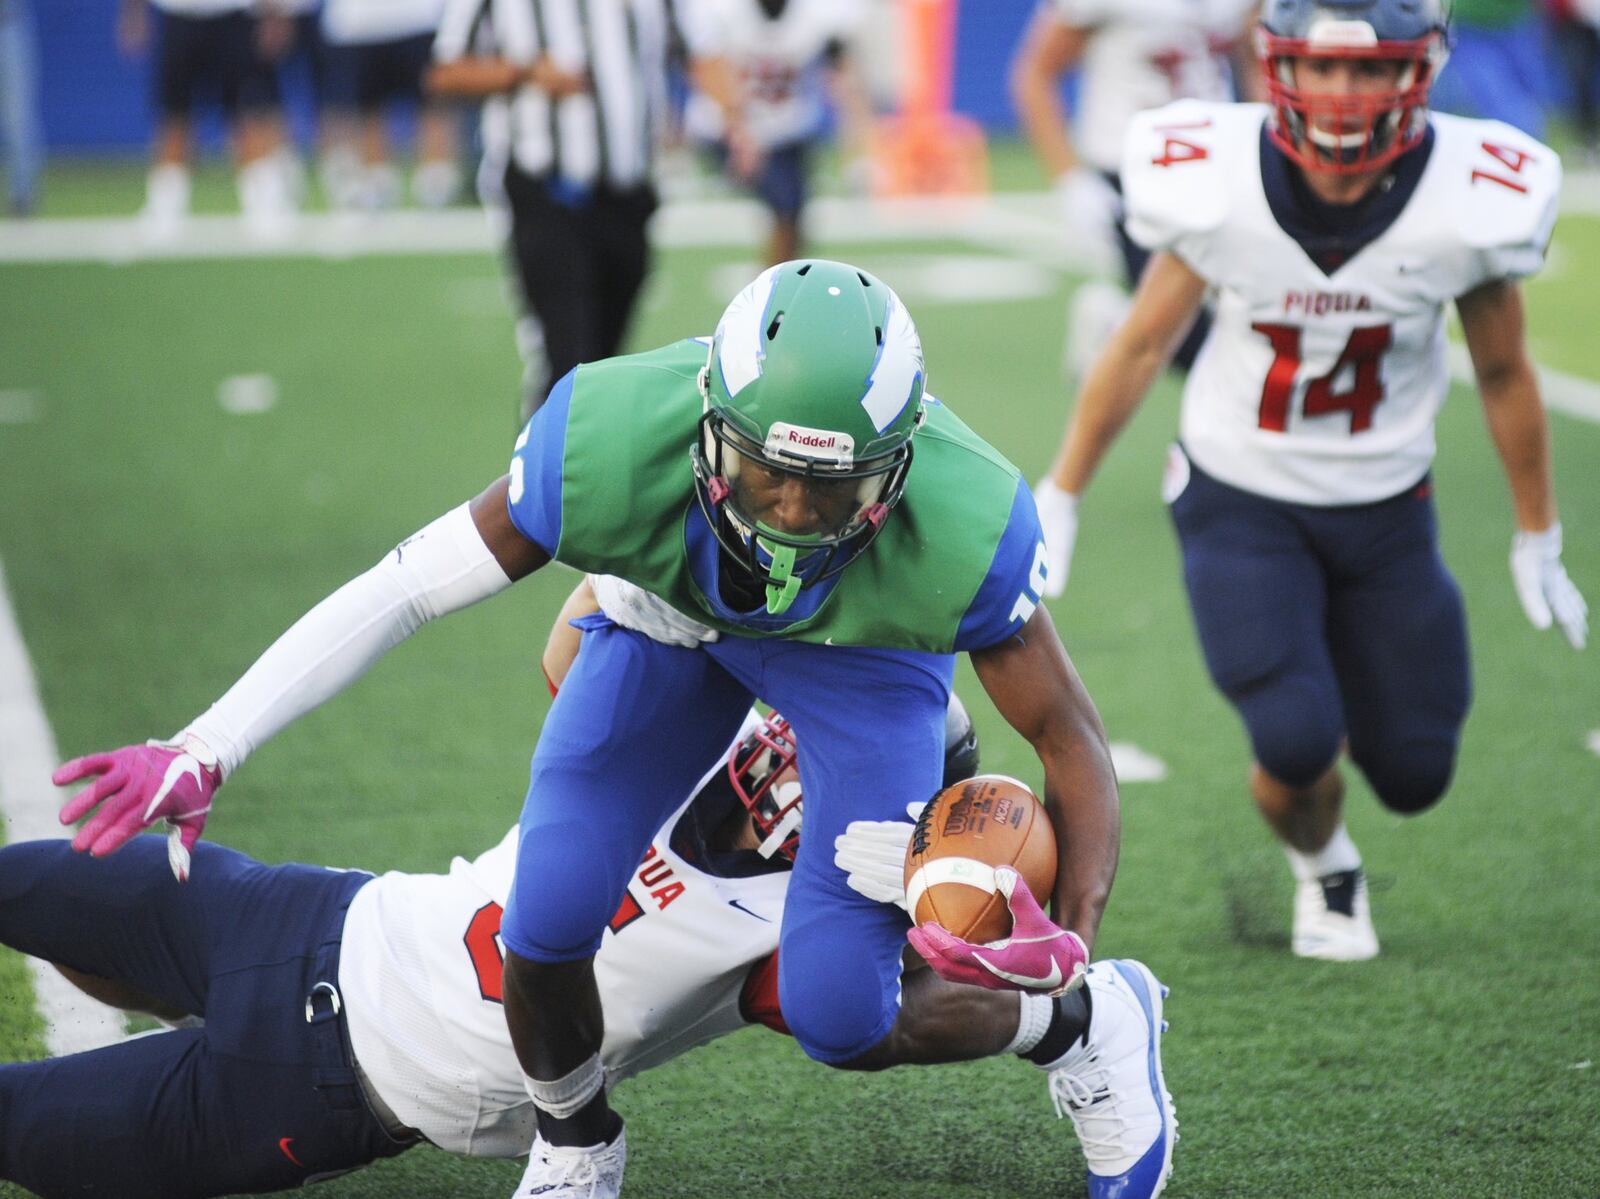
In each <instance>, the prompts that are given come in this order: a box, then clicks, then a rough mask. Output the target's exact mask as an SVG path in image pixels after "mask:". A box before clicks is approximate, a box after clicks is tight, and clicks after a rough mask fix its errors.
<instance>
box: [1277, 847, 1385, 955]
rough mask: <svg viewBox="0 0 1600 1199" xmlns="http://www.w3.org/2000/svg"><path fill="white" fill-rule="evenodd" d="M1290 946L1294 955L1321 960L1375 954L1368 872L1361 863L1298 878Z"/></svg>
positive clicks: (1376, 949)
mask: <svg viewBox="0 0 1600 1199" xmlns="http://www.w3.org/2000/svg"><path fill="white" fill-rule="evenodd" d="M1290 948H1292V949H1293V950H1294V954H1295V956H1296V957H1301V958H1318V959H1320V960H1321V961H1324V962H1364V961H1366V960H1367V959H1368V958H1375V957H1377V956H1378V934H1377V931H1376V930H1375V929H1374V928H1373V927H1372V910H1371V908H1370V907H1369V906H1368V905H1367V876H1366V875H1365V874H1364V873H1363V872H1362V871H1361V868H1360V867H1357V868H1356V869H1354V870H1341V871H1339V872H1338V873H1336V874H1325V875H1323V876H1322V877H1321V878H1310V879H1302V880H1300V882H1299V883H1298V884H1297V885H1296V887H1295V893H1294V937H1293V938H1292V940H1291V941H1290Z"/></svg>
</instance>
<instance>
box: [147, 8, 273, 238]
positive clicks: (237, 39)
mask: <svg viewBox="0 0 1600 1199" xmlns="http://www.w3.org/2000/svg"><path fill="white" fill-rule="evenodd" d="M152 8H154V9H155V10H156V13H157V14H159V15H158V16H157V17H155V18H154V19H153V18H152V15H151V9H152ZM152 23H153V24H154V31H153V33H154V43H155V59H156V62H155V79H154V85H155V94H154V101H155V109H156V135H155V141H154V144H153V145H152V147H151V159H152V162H151V167H150V174H149V177H148V180H147V181H146V188H145V203H144V208H143V209H142V210H141V212H140V217H139V219H140V226H141V229H142V230H143V232H144V234H145V235H146V236H147V237H150V238H153V239H156V240H169V239H171V238H174V237H176V236H178V235H179V234H180V233H181V232H182V229H183V226H184V222H185V221H187V220H188V217H189V192H190V179H189V160H190V157H191V155H192V152H193V141H194V136H193V122H194V119H195V113H196V110H197V109H198V108H199V106H200V105H201V104H202V103H204V102H207V101H210V100H213V99H215V101H216V102H217V103H218V104H220V106H221V109H222V115H223V117H224V118H225V119H226V120H227V122H228V125H229V132H230V134H231V135H232V149H233V156H234V160H235V163H236V164H237V167H238V185H239V208H240V212H241V214H242V216H243V219H244V223H245V227H246V228H247V229H248V230H250V231H251V232H252V233H253V234H256V235H258V236H264V237H277V236H281V235H282V234H283V233H285V232H286V231H287V229H288V228H289V226H290V224H291V223H292V221H293V218H294V209H295V200H294V197H293V195H292V193H291V189H290V182H289V179H288V177H287V176H286V174H285V170H284V165H283V161H282V158H281V157H280V154H279V150H280V148H281V145H282V140H283V138H282V128H281V123H280V120H279V115H278V107H279V99H278V82H277V77H276V76H275V74H274V72H273V68H272V65H271V63H270V61H269V55H268V54H267V53H266V52H265V51H266V50H267V49H270V46H263V44H262V43H263V41H267V42H271V41H272V40H273V31H274V30H279V31H286V29H287V26H286V25H285V24H284V23H283V21H282V19H281V18H280V16H279V14H277V13H276V12H274V11H273V10H272V9H271V7H270V6H266V7H264V8H263V9H262V11H261V12H260V13H259V14H258V13H257V12H256V11H255V10H254V7H253V5H252V4H251V2H250V0H120V7H119V9H118V20H117V42H118V45H119V46H120V47H121V49H122V52H123V53H124V54H127V55H128V56H130V57H135V56H140V55H143V54H144V52H145V50H146V48H147V47H148V46H149V45H150V43H151V41H152V28H151V27H152Z"/></svg>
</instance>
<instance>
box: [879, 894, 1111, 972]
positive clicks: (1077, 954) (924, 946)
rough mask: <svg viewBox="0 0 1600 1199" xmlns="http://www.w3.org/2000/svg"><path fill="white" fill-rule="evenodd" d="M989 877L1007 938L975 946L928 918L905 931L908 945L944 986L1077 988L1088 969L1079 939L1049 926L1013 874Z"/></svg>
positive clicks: (1086, 956)
mask: <svg viewBox="0 0 1600 1199" xmlns="http://www.w3.org/2000/svg"><path fill="white" fill-rule="evenodd" d="M994 878H995V883H996V885H998V886H999V888H1000V890H1001V892H1002V893H1003V894H1004V895H1005V897H1006V906H1007V907H1009V908H1010V909H1011V921H1012V924H1011V935H1010V936H1009V937H1007V938H1005V940H1003V941H991V942H990V943H989V944H987V945H974V944H972V942H970V941H963V940H962V939H961V938H960V937H957V936H954V935H952V934H951V933H950V931H949V930H948V929H946V928H944V927H942V926H941V925H938V924H935V923H934V922H933V921H931V920H930V921H928V923H926V924H923V925H920V926H918V927H916V928H913V929H911V930H910V931H909V932H907V933H906V939H907V940H908V941H910V942H911V945H912V947H913V948H914V949H916V951H917V952H918V953H920V954H921V955H922V956H923V957H924V958H926V959H927V960H928V965H930V966H932V967H933V970H934V973H935V974H937V975H938V976H939V977H940V978H942V979H945V980H946V981H947V982H953V983H969V984H971V985H972V986H974V987H986V988H987V989H989V990H991V991H1042V992H1044V993H1045V994H1046V995H1060V994H1061V993H1062V992H1064V991H1068V990H1071V989H1072V988H1073V987H1075V986H1077V985H1079V983H1081V982H1082V980H1083V972H1084V971H1085V970H1087V969H1088V967H1089V951H1088V949H1087V948H1086V947H1085V946H1084V944H1083V940H1082V939H1081V938H1080V937H1079V936H1078V934H1077V933H1074V932H1069V931H1067V930H1066V929H1064V928H1059V927H1057V926H1056V925H1055V924H1053V923H1052V922H1051V920H1050V917H1048V916H1046V915H1045V914H1044V911H1043V909H1041V908H1040V907H1039V901H1038V900H1036V899H1034V897H1033V892H1032V891H1030V890H1028V887H1027V884H1026V883H1024V882H1022V876H1021V875H1019V874H1018V873H1017V872H1016V871H1015V870H1013V869H1011V868H1010V867H1009V866H1002V867H1000V869H998V870H996V871H995V872H994Z"/></svg>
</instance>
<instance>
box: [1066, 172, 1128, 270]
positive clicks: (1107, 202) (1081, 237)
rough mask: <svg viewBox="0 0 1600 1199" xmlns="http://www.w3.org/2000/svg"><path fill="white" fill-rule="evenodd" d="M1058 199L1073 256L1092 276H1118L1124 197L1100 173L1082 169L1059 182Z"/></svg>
mask: <svg viewBox="0 0 1600 1199" xmlns="http://www.w3.org/2000/svg"><path fill="white" fill-rule="evenodd" d="M1056 199H1057V201H1058V202H1059V203H1060V205H1061V216H1062V219H1063V222H1064V227H1065V229H1066V232H1067V238H1068V240H1069V242H1070V249H1071V252H1072V257H1073V258H1074V259H1075V260H1076V261H1078V262H1079V263H1081V264H1082V266H1083V267H1084V269H1085V270H1087V271H1089V272H1090V273H1091V274H1097V275H1107V276H1111V275H1116V274H1117V273H1118V271H1119V269H1120V266H1121V260H1122V255H1121V251H1120V249H1119V247H1118V244H1117V221H1118V220H1119V219H1121V216H1122V197H1121V196H1119V195H1118V194H1117V189H1116V188H1114V187H1112V186H1111V184H1110V183H1109V182H1107V180H1106V177H1105V176H1104V175H1102V174H1100V172H1099V171H1095V170H1091V169H1090V168H1089V167H1084V166H1079V167H1073V168H1072V170H1070V171H1068V172H1067V173H1066V174H1064V175H1062V176H1061V177H1060V178H1058V179H1057V180H1056Z"/></svg>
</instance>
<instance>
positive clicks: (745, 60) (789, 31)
mask: <svg viewBox="0 0 1600 1199" xmlns="http://www.w3.org/2000/svg"><path fill="white" fill-rule="evenodd" d="M693 11H698V13H699V19H700V20H702V21H703V22H704V23H705V25H706V40H707V42H708V43H709V44H711V45H713V46H717V47H719V48H720V52H721V54H722V56H723V57H724V58H725V59H726V60H727V61H728V63H729V65H730V67H731V68H732V70H733V71H734V72H735V74H736V76H737V81H738V82H737V89H738V94H739V96H740V97H741V102H740V109H741V115H742V116H743V118H744V129H745V132H746V133H747V134H748V136H749V138H750V140H751V142H753V143H754V147H755V149H756V150H758V151H759V154H760V157H759V161H758V162H756V163H753V164H750V165H751V166H752V167H753V174H751V175H750V176H749V177H748V178H741V177H740V176H739V175H738V174H737V170H736V168H737V167H738V166H739V165H740V164H735V163H734V162H732V161H731V150H730V147H729V146H728V143H727V140H726V136H725V134H726V122H725V120H724V117H723V110H722V105H721V104H719V103H718V102H717V101H716V100H715V99H713V98H711V97H710V96H707V95H705V94H704V93H702V92H699V91H696V92H694V93H693V94H692V95H690V97H689V103H688V107H687V108H686V110H685V112H684V126H685V129H686V131H687V133H688V135H689V136H690V137H691V138H693V139H695V140H696V141H698V142H700V143H701V144H703V145H705V146H707V147H708V148H709V149H710V150H711V152H712V153H713V154H714V156H715V157H716V158H717V160H718V162H719V164H721V165H723V166H724V167H725V168H727V170H728V171H729V174H730V177H732V178H733V181H734V182H735V183H737V184H739V185H740V186H743V187H746V188H748V189H749V190H751V191H752V192H754V193H755V194H756V195H757V196H758V197H759V198H760V199H761V201H762V203H763V204H765V205H766V207H767V209H768V210H769V212H770V213H771V216H772V230H771V233H770V234H769V235H768V238H767V262H768V263H776V262H785V261H787V260H788V259H791V258H798V257H799V256H800V252H801V228H800V216H801V211H802V209H803V208H804V207H805V202H806V195H807V176H808V173H809V170H810V164H811V158H812V155H813V153H814V150H815V147H816V145H817V143H818V141H819V140H820V139H821V137H822V135H823V131H824V127H825V124H826V119H827V112H826V104H827V102H829V101H831V104H832V107H833V110H834V113H835V117H836V119H837V121H838V133H839V141H840V144H841V147H842V149H843V156H844V158H845V160H846V162H847V164H848V163H849V162H851V161H861V160H862V155H863V154H864V152H865V138H866V133H867V123H868V121H869V119H870V116H871V113H870V111H869V106H868V101H867V95H866V89H865V85H864V84H863V83H862V80H861V78H860V74H859V72H858V71H857V69H856V66H855V63H854V61H853V59H852V57H851V50H850V41H851V39H852V38H853V36H854V35H855V33H856V31H857V29H858V28H859V26H860V25H861V21H862V17H863V13H862V11H861V8H860V6H859V5H858V4H856V3H854V2H853V0H699V4H698V8H697V10H693ZM824 93H826V95H825V94H824Z"/></svg>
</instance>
